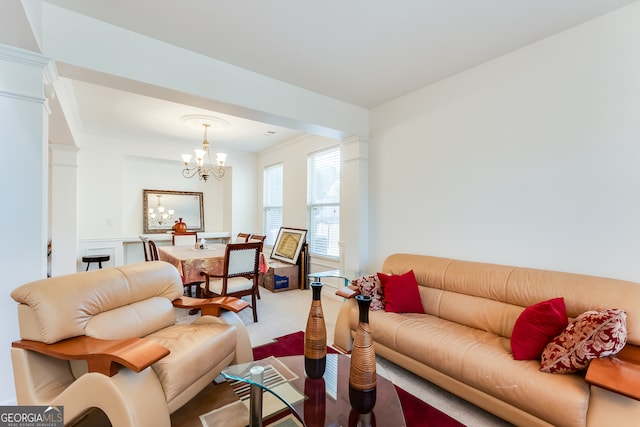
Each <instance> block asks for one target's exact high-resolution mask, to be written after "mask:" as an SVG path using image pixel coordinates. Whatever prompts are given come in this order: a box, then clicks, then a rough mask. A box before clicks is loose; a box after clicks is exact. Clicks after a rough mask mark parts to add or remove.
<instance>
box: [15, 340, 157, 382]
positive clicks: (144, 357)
mask: <svg viewBox="0 0 640 427" xmlns="http://www.w3.org/2000/svg"><path fill="white" fill-rule="evenodd" d="M11 346H12V347H15V348H22V349H25V350H31V351H35V352H38V353H41V354H44V355H47V356H50V357H55V358H56V359H63V360H86V361H87V365H88V369H89V372H98V373H101V374H104V375H107V376H109V377H112V376H114V375H115V374H117V373H118V370H119V369H120V366H124V367H127V368H129V369H131V370H132V371H135V372H140V371H142V370H143V369H145V368H147V367H149V366H151V365H152V364H153V363H155V362H157V361H158V360H160V359H162V358H163V357H165V356H167V355H168V354H169V349H168V348H166V347H164V346H162V345H160V344H158V343H156V342H154V341H151V340H149V339H144V338H125V339H117V340H103V339H99V338H93V337H88V336H85V335H83V336H79V337H73V338H68V339H66V340H63V341H59V342H57V343H54V344H45V343H43V342H40V341H31V340H20V341H14V342H13V343H11Z"/></svg>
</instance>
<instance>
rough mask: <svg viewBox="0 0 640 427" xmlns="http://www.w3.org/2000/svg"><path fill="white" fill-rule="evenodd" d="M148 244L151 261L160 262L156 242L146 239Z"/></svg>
mask: <svg viewBox="0 0 640 427" xmlns="http://www.w3.org/2000/svg"><path fill="white" fill-rule="evenodd" d="M148 242H149V256H150V259H151V261H160V255H158V247H157V246H156V242H154V241H153V240H151V239H148Z"/></svg>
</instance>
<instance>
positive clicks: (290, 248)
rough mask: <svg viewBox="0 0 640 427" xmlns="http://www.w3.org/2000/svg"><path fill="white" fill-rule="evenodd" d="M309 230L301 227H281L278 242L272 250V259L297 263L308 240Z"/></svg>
mask: <svg viewBox="0 0 640 427" xmlns="http://www.w3.org/2000/svg"><path fill="white" fill-rule="evenodd" d="M306 239H307V230H303V229H301V228H287V227H280V231H278V237H277V238H276V244H275V245H273V250H272V251H271V259H275V260H278V261H282V262H287V263H290V264H297V262H298V256H299V255H300V250H301V249H302V246H303V245H304V243H305V242H306Z"/></svg>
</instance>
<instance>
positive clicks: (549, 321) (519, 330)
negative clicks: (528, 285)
mask: <svg viewBox="0 0 640 427" xmlns="http://www.w3.org/2000/svg"><path fill="white" fill-rule="evenodd" d="M568 324H569V319H568V318H567V310H566V307H565V305H564V298H553V299H550V300H548V301H542V302H539V303H537V304H534V305H532V306H529V307H527V308H525V309H524V311H523V312H522V313H520V316H519V317H518V319H517V320H516V323H515V324H514V325H513V331H512V332H511V352H512V353H513V358H514V359H515V360H535V359H540V355H541V354H542V351H543V350H544V348H545V346H546V345H547V344H549V342H550V341H551V340H552V339H554V338H555V337H557V336H558V335H560V332H562V331H563V330H564V328H566V327H567V325H568Z"/></svg>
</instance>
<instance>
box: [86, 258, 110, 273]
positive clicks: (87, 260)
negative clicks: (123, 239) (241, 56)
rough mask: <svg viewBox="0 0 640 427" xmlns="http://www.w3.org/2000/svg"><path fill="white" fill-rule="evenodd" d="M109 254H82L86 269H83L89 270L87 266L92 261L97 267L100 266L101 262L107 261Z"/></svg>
mask: <svg viewBox="0 0 640 427" xmlns="http://www.w3.org/2000/svg"><path fill="white" fill-rule="evenodd" d="M109 258H110V256H109V255H92V256H83V257H82V262H86V263H87V269H86V270H84V271H89V266H90V265H91V263H92V262H97V263H98V268H102V263H103V262H107V261H109Z"/></svg>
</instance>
